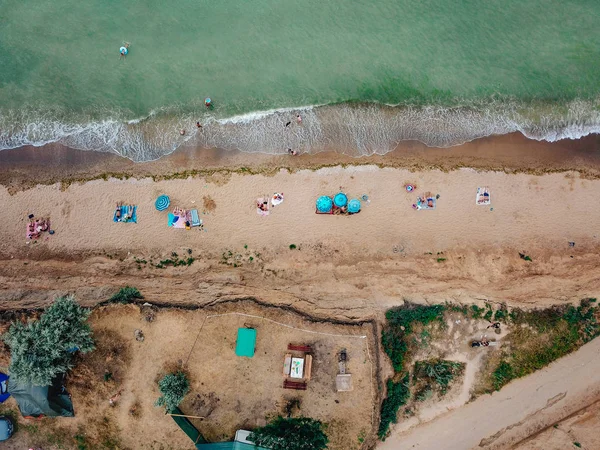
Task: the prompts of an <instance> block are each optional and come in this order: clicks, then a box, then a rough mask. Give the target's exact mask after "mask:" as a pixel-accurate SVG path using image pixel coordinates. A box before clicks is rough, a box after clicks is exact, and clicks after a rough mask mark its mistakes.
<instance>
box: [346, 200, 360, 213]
mask: <svg viewBox="0 0 600 450" xmlns="http://www.w3.org/2000/svg"><path fill="white" fill-rule="evenodd" d="M359 211H360V200H358V199H357V198H353V199H352V200H350V201H349V202H348V212H349V213H351V214H356V213H357V212H359Z"/></svg>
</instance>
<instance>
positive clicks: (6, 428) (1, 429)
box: [0, 416, 14, 442]
mask: <svg viewBox="0 0 600 450" xmlns="http://www.w3.org/2000/svg"><path fill="white" fill-rule="evenodd" d="M13 431H14V426H13V423H12V421H11V419H10V417H8V416H0V442H2V441H6V440H8V438H10V437H11V436H12V434H13Z"/></svg>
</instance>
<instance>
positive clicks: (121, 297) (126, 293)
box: [108, 286, 144, 303]
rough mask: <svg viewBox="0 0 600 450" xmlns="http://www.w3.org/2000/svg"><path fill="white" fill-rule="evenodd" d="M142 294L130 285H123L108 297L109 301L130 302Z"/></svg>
mask: <svg viewBox="0 0 600 450" xmlns="http://www.w3.org/2000/svg"><path fill="white" fill-rule="evenodd" d="M143 298H144V296H143V295H142V294H141V293H140V291H138V289H137V288H134V287H131V286H125V287H123V288H121V289H119V292H117V293H116V294H115V295H113V296H112V297H111V298H110V299H108V301H109V302H111V303H131V302H132V301H133V300H136V299H143Z"/></svg>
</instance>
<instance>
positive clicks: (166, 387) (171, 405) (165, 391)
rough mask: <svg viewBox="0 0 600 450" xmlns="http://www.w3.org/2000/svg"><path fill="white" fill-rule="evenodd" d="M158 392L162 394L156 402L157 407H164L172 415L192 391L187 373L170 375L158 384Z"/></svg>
mask: <svg viewBox="0 0 600 450" xmlns="http://www.w3.org/2000/svg"><path fill="white" fill-rule="evenodd" d="M158 390H159V391H160V393H161V394H162V395H161V396H160V397H158V400H156V402H155V405H156V406H164V407H165V410H166V411H167V413H170V412H171V411H173V410H174V409H175V408H177V407H178V406H179V404H180V403H181V402H182V401H183V398H184V397H185V396H186V394H187V393H188V392H189V391H190V382H189V381H188V379H187V377H186V376H185V373H183V372H181V371H179V372H177V373H169V374H167V375H165V376H164V377H163V378H162V379H161V380H160V381H159V382H158Z"/></svg>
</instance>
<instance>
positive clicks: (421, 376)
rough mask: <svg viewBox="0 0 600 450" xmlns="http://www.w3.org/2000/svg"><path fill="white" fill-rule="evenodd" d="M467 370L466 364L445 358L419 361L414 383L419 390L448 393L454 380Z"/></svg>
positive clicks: (414, 372) (416, 366)
mask: <svg viewBox="0 0 600 450" xmlns="http://www.w3.org/2000/svg"><path fill="white" fill-rule="evenodd" d="M464 370H465V364H464V363H460V362H456V361H447V360H445V359H433V360H429V361H417V362H416V363H415V368H414V371H413V384H415V385H417V387H418V391H419V392H421V391H427V390H431V391H438V392H439V393H440V395H444V394H446V392H447V391H448V388H449V387H450V385H451V384H452V382H453V381H454V380H455V379H456V378H458V377H460V376H461V375H462V374H463V373H464Z"/></svg>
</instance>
